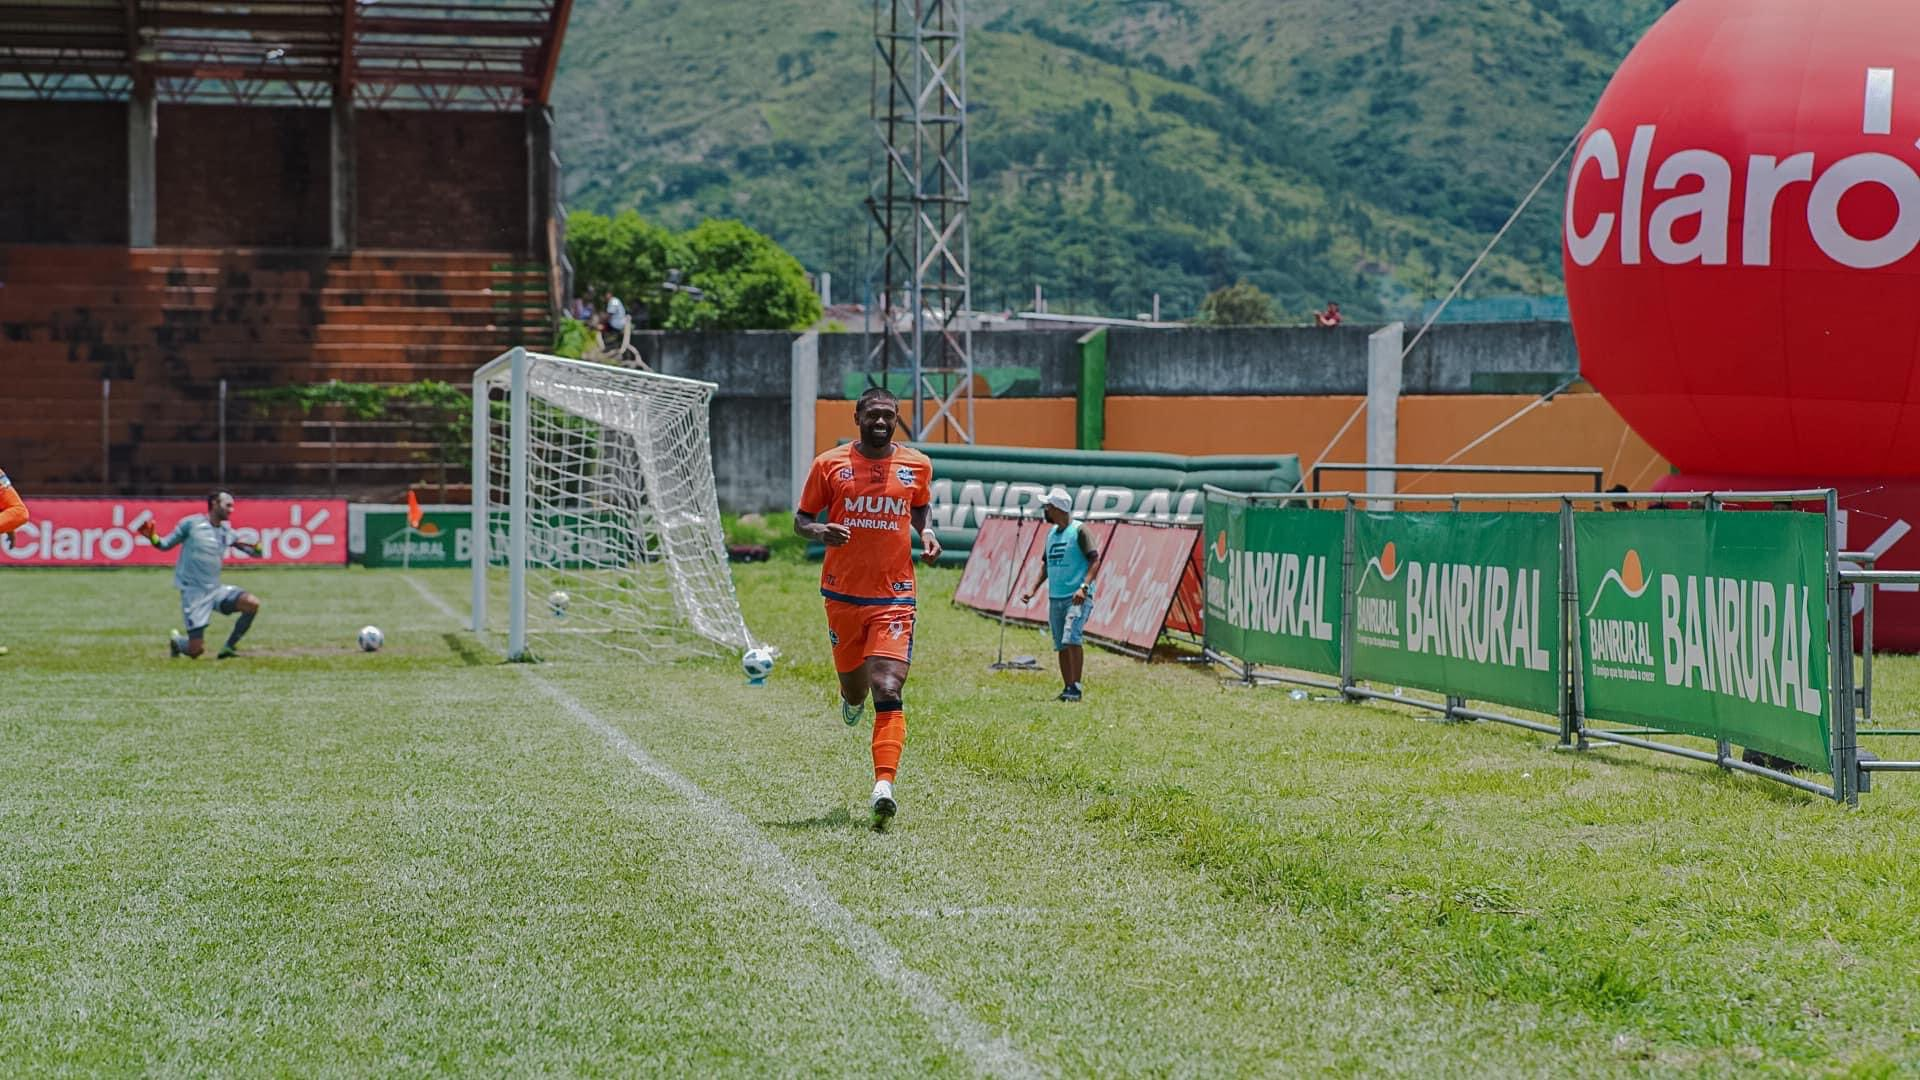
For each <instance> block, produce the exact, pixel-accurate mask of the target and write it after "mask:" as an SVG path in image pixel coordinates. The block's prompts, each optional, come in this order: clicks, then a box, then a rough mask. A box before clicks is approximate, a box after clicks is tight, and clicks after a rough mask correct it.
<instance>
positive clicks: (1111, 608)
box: [1086, 523, 1199, 651]
mask: <svg viewBox="0 0 1920 1080" xmlns="http://www.w3.org/2000/svg"><path fill="white" fill-rule="evenodd" d="M1198 541H1199V530H1197V529H1188V528H1181V527H1178V526H1176V527H1172V528H1156V527H1154V526H1151V525H1135V524H1132V523H1122V524H1120V525H1119V526H1117V527H1115V528H1114V530H1113V535H1112V536H1111V537H1109V538H1107V539H1106V540H1105V541H1104V542H1103V541H1101V540H1100V539H1099V538H1098V537H1096V538H1095V543H1096V544H1099V546H1100V550H1101V559H1100V576H1099V580H1098V581H1097V582H1096V584H1095V588H1094V599H1093V611H1092V614H1091V615H1089V616H1088V618H1087V627H1086V632H1087V635H1088V636H1089V637H1093V638H1098V639H1100V640H1102V641H1110V642H1115V643H1118V644H1121V645H1125V646H1127V647H1128V648H1131V649H1136V650H1141V651H1147V650H1151V649H1152V648H1153V647H1154V645H1155V644H1156V643H1158V642H1159V640H1160V633H1161V631H1162V630H1164V629H1165V628H1166V625H1167V612H1168V611H1169V610H1170V609H1171V608H1172V607H1173V598H1174V593H1175V592H1176V591H1177V590H1178V589H1179V588H1180V581H1181V579H1182V577H1184V576H1185V574H1186V571H1187V566H1188V565H1189V563H1191V561H1192V557H1193V547H1194V544H1196V543H1197V542H1198Z"/></svg>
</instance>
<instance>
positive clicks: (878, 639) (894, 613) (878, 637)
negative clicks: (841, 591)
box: [826, 600, 913, 672]
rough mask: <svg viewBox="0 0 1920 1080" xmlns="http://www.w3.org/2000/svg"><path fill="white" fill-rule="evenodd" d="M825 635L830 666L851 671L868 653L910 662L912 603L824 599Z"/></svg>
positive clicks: (862, 661)
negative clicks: (830, 650) (829, 645)
mask: <svg viewBox="0 0 1920 1080" xmlns="http://www.w3.org/2000/svg"><path fill="white" fill-rule="evenodd" d="M826 604H827V639H828V640H829V641H831V642H833V669H834V670H835V671H841V672H846V671H853V670H854V669H856V668H858V667H859V666H860V665H861V664H863V663H866V660H867V657H869V656H884V657H887V658H888V659H890V660H898V661H900V662H901V663H903V664H911V663H913V605H912V604H849V603H847V602H846V601H844V600H828V601H827V602H826Z"/></svg>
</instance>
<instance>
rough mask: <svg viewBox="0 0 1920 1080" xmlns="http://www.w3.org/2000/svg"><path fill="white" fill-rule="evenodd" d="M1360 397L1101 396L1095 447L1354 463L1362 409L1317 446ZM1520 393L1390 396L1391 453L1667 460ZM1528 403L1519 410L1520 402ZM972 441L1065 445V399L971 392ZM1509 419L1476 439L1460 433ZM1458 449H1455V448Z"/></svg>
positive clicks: (1651, 471)
mask: <svg viewBox="0 0 1920 1080" xmlns="http://www.w3.org/2000/svg"><path fill="white" fill-rule="evenodd" d="M1364 400H1365V399H1364V398H1360V397H1110V398H1108V399H1107V449H1109V450H1156V451H1162V452H1165V453H1172V454H1298V455H1300V460H1301V463H1302V465H1303V466H1304V465H1305V464H1308V463H1311V462H1313V461H1315V460H1318V459H1322V458H1323V457H1324V459H1325V460H1327V461H1338V462H1354V461H1365V460H1366V456H1367V422H1366V415H1365V413H1364V412H1363V413H1361V414H1360V416H1359V417H1357V418H1356V419H1354V421H1353V424H1352V426H1351V427H1349V428H1348V429H1347V431H1346V433H1345V434H1343V435H1341V437H1340V440H1339V441H1338V442H1337V443H1333V444H1332V446H1331V448H1329V443H1330V442H1331V441H1332V440H1333V437H1334V435H1335V433H1336V432H1339V430H1340V427H1341V425H1343V424H1345V423H1346V422H1347V419H1348V418H1349V417H1351V416H1353V415H1354V410H1355V409H1356V408H1358V406H1359V405H1360V404H1361V402H1362V401H1364ZM1536 401H1538V399H1537V398H1536V397H1534V396H1532V395H1526V394H1462V395H1446V396H1434V397H1406V398H1402V399H1400V454H1399V457H1400V460H1401V461H1410V462H1417V463H1423V464H1424V463H1434V462H1443V461H1447V460H1448V459H1449V458H1451V459H1453V461H1454V463H1456V464H1461V465H1580V466H1595V465H1597V466H1599V467H1601V468H1602V469H1604V470H1605V471H1606V484H1607V485H1608V486H1611V485H1613V484H1625V485H1627V487H1629V488H1631V489H1633V490H1635V491H1640V490H1645V489H1647V488H1649V487H1650V486H1651V485H1652V484H1653V482H1654V481H1655V480H1656V479H1658V478H1659V477H1661V476H1663V475H1665V474H1666V472H1667V462H1666V461H1665V460H1664V459H1663V458H1661V457H1660V455H1659V454H1657V453H1655V452H1654V451H1653V449H1652V448H1651V447H1649V446H1648V445H1647V444H1646V442H1645V441H1643V440H1642V439H1641V438H1640V437H1639V436H1638V435H1635V434H1634V433H1633V431H1632V430H1631V429H1629V428H1628V427H1627V425H1626V422H1625V421H1623V420H1621V419H1620V415H1619V414H1618V413H1616V412H1614V411H1613V407H1612V406H1610V405H1608V404H1607V402H1606V399H1604V398H1602V397H1601V396H1600V395H1598V394H1593V393H1568V394H1561V395H1559V396H1558V397H1556V398H1554V399H1553V400H1552V401H1551V402H1546V403H1542V404H1538V405H1536V404H1534V403H1535V402H1536ZM1529 406H1531V408H1529ZM973 407H974V418H975V425H976V426H977V428H978V429H979V430H978V432H977V433H976V434H977V439H976V440H975V441H977V442H981V443H989V444H997V445H1005V446H1039V447H1049V448H1054V449H1072V447H1073V441H1074V423H1073V420H1074V417H1073V412H1074V402H1073V399H1072V398H982V399H978V400H976V401H975V402H974V406H973ZM1516 416H1517V417H1518V418H1517V419H1513V422H1512V423H1511V424H1510V425H1508V426H1507V427H1505V428H1503V429H1502V430H1500V431H1499V432H1498V433H1496V434H1494V435H1492V436H1491V437H1489V438H1488V439H1487V440H1486V441H1485V442H1483V443H1481V444H1480V445H1479V446H1477V447H1475V448H1473V449H1472V450H1468V451H1466V452H1465V453H1461V450H1462V449H1463V448H1464V447H1466V445H1467V444H1468V443H1471V442H1473V441H1474V440H1475V439H1477V438H1479V437H1481V436H1482V435H1484V434H1486V433H1487V432H1489V431H1491V430H1492V429H1493V428H1495V427H1497V426H1499V425H1500V424H1501V423H1503V422H1505V421H1507V420H1509V419H1512V418H1514V417H1516ZM816 424H817V426H816V428H815V440H814V441H815V446H816V449H818V450H825V449H827V448H828V447H830V446H832V445H833V444H834V443H836V442H838V441H839V440H841V439H845V438H851V437H853V434H854V430H853V407H852V403H850V402H846V401H821V402H819V404H818V405H817V407H816ZM1456 454H1458V455H1459V456H1458V457H1455V455H1456ZM1364 482H1365V481H1364V480H1363V479H1362V474H1359V473H1352V474H1329V475H1328V476H1327V478H1326V480H1325V481H1324V483H1323V486H1324V487H1325V488H1327V489H1328V490H1343V489H1348V488H1352V487H1358V486H1361V485H1362V484H1364ZM1568 486H1569V485H1568V483H1567V482H1566V481H1565V480H1564V479H1549V478H1542V477H1523V478H1519V479H1515V480H1498V479H1497V478H1487V477H1461V476H1457V475H1440V474H1429V475H1426V476H1419V475H1415V474H1410V473H1406V472H1404V471H1403V472H1402V473H1401V476H1400V487H1401V490H1403V491H1436V492H1438V491H1541V490H1554V491H1559V490H1565V489H1566V488H1568Z"/></svg>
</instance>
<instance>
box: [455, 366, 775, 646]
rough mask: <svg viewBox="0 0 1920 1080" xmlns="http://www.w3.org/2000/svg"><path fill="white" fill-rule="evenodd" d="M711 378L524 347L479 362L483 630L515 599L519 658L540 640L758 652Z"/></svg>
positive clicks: (478, 625) (512, 622) (477, 591)
mask: <svg viewBox="0 0 1920 1080" xmlns="http://www.w3.org/2000/svg"><path fill="white" fill-rule="evenodd" d="M715 389H716V387H715V386H714V384H712V383H707V382H699V381H696V380H693V379H681V378H675V377H673V376H670V375H658V374H654V373H652V372H647V371H635V370H632V369H629V368H620V367H612V366H609V365H606V364H595V363H589V362H586V361H582V360H568V359H564V358H562V357H558V356H546V355H543V354H541V353H532V352H528V351H526V350H525V349H514V350H512V351H511V352H508V353H504V354H502V355H501V356H499V357H497V358H495V359H494V360H493V361H492V362H490V363H488V364H487V365H485V366H484V367H482V368H481V369H480V370H479V371H477V372H475V373H474V376H473V431H474V440H473V534H472V537H473V540H472V542H473V623H472V627H473V629H474V630H475V631H484V630H487V629H489V628H490V627H489V625H488V615H487V613H488V606H489V600H490V599H492V600H493V601H495V602H497V601H498V600H499V599H502V598H504V599H505V600H506V605H507V613H506V626H505V630H506V634H507V655H508V656H509V657H510V658H512V659H515V660H519V659H524V658H526V657H528V656H529V655H530V652H529V649H528V641H529V638H530V637H532V638H536V639H538V641H539V646H540V648H539V652H540V654H543V655H545V654H553V653H558V652H563V651H571V649H570V646H572V645H575V644H578V645H579V646H580V647H582V648H606V649H615V650H622V651H626V652H632V653H637V654H640V655H642V656H645V657H647V658H653V659H670V658H674V657H679V656H685V655H692V654H717V653H719V652H721V651H722V650H723V648H724V649H728V650H735V651H737V650H743V649H746V648H749V647H751V646H752V645H753V643H754V642H753V640H752V635H751V634H750V633H749V632H748V630H747V625H746V621H745V620H744V619H743V618H742V617H741V615H740V601H739V599H738V598H737V597H736V596H735V595H734V591H733V576H732V574H731V573H730V572H729V570H728V567H727V551H726V544H725V542H724V539H723V537H722V534H721V531H720V507H719V502H718V500H717V498H716V497H715V494H714V486H713V457H712V452H711V450H710V448H709V446H708V442H707V408H708V404H709V403H710V402H711V401H712V399H713V393H714V390H715ZM558 593H564V594H565V598H564V603H558V604H556V603H550V600H557V599H559V598H558V597H556V595H555V594H558ZM495 628H496V629H497V627H495Z"/></svg>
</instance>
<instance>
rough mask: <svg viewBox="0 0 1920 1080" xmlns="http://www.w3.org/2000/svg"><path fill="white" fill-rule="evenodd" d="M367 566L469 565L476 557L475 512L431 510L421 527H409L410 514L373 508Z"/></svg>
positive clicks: (369, 517)
mask: <svg viewBox="0 0 1920 1080" xmlns="http://www.w3.org/2000/svg"><path fill="white" fill-rule="evenodd" d="M366 530H367V550H366V553H365V554H364V555H362V556H361V561H362V562H363V563H364V564H365V565H367V566H466V565H468V564H470V563H471V562H472V561H473V515H472V514H468V513H457V512H441V511H429V512H427V513H425V514H422V515H421V517H420V528H419V529H417V530H409V529H408V528H407V514H406V511H404V510H402V511H399V512H383V511H369V512H368V513H367V515H366Z"/></svg>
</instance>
